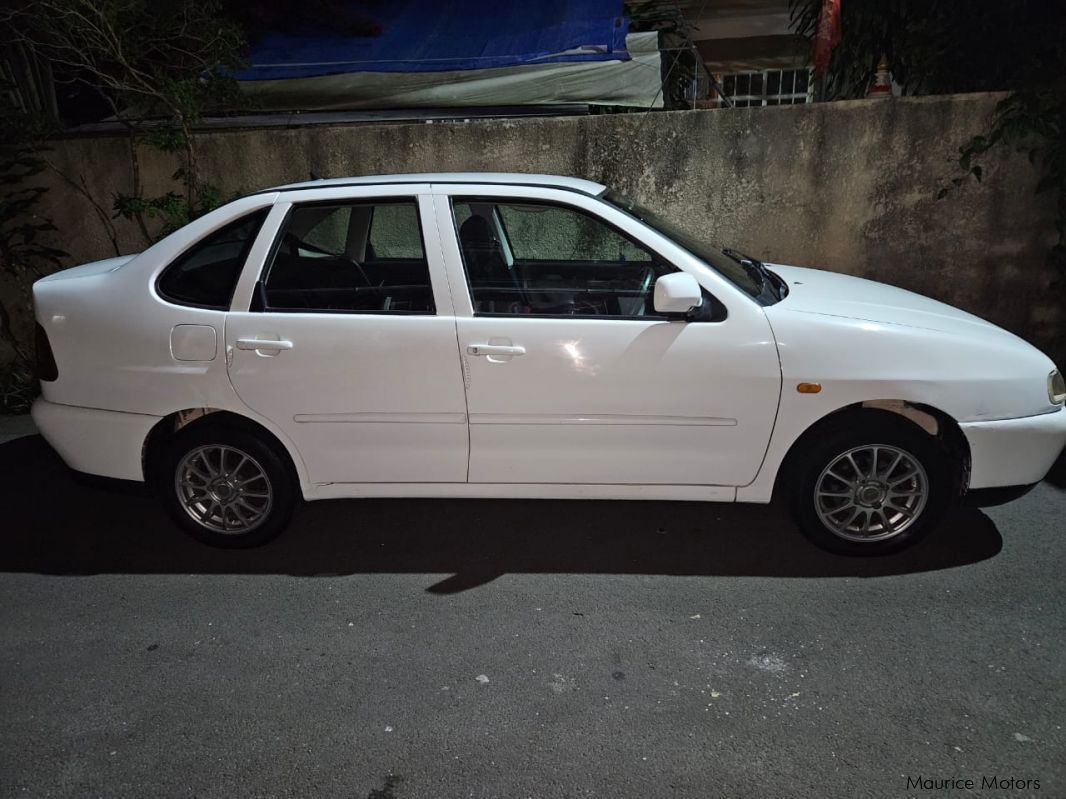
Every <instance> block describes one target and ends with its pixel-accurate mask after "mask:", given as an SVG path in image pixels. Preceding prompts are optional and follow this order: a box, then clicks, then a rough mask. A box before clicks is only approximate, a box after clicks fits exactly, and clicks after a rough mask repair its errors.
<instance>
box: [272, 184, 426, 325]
mask: <svg viewBox="0 0 1066 799" xmlns="http://www.w3.org/2000/svg"><path fill="white" fill-rule="evenodd" d="M265 275H266V276H265V278H264V279H263V281H262V285H261V287H260V289H259V296H260V298H261V307H259V308H258V310H263V311H295V312H317V313H375V314H381V313H388V314H432V313H434V310H435V306H434V303H433V290H432V286H431V284H430V278H429V264H428V263H427V261H426V251H425V247H424V245H423V242H422V228H421V224H420V223H419V220H418V205H417V203H416V201H415V200H414V199H388V200H377V201H370V200H360V201H355V202H343V203H316V204H311V205H301V206H296V207H295V208H293V209H292V211H291V212H290V214H289V216H288V218H287V219H286V220H285V223H284V224H283V225H282V229H281V231H280V233H279V235H278V239H277V241H276V242H275V245H274V253H273V255H272V257H271V258H270V261H269V262H268V264H267V269H266V273H265Z"/></svg>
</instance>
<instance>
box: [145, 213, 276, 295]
mask: <svg viewBox="0 0 1066 799" xmlns="http://www.w3.org/2000/svg"><path fill="white" fill-rule="evenodd" d="M269 211H270V208H269V207H267V208H261V209H260V210H258V211H254V212H252V213H250V214H246V215H245V216H242V217H240V218H239V219H236V220H234V221H233V222H230V223H229V224H228V225H226V226H225V227H222V228H219V229H218V230H216V231H215V232H214V233H211V234H209V235H207V236H205V237H204V238H202V239H200V241H198V242H196V243H195V244H194V245H192V247H190V248H189V249H187V250H186V251H185V252H183V253H182V254H181V255H179V256H178V257H177V258H176V259H174V261H173V262H171V264H170V266H168V267H167V268H166V270H165V271H164V272H163V274H162V275H161V276H160V278H159V283H158V289H159V293H160V294H161V295H162V296H163V297H165V298H166V299H168V300H170V301H171V302H175V303H178V304H179V305H196V306H198V307H202V308H215V309H218V310H220V311H225V310H229V306H230V301H231V300H232V299H233V290H234V288H236V286H237V278H239V277H240V274H241V269H242V268H243V267H244V260H245V258H247V257H248V251H249V250H250V249H251V248H252V243H253V242H254V241H255V237H256V234H257V233H259V228H260V227H262V225H263V220H264V219H266V216H267V213H268V212H269Z"/></svg>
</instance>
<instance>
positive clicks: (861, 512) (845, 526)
mask: <svg viewBox="0 0 1066 799" xmlns="http://www.w3.org/2000/svg"><path fill="white" fill-rule="evenodd" d="M951 485H952V481H951V471H950V464H949V462H948V459H947V458H946V457H945V456H944V454H943V452H941V451H940V449H939V448H938V446H937V442H936V439H934V438H932V437H931V436H929V435H927V434H926V433H925V432H924V431H922V430H921V429H920V428H919V427H918V426H917V425H915V424H914V423H912V422H910V421H907V420H905V419H899V420H896V419H895V418H892V417H888V418H886V417H884V416H883V415H882V414H876V415H875V414H869V415H868V416H864V415H854V416H850V417H849V418H848V419H847V422H846V424H844V425H841V426H839V427H837V428H836V429H834V430H832V431H831V432H829V433H828V434H827V435H824V436H820V437H819V439H818V440H817V441H815V443H813V444H812V445H811V446H810V448H809V450H808V451H807V452H806V453H803V455H802V456H801V460H800V462H799V465H798V469H797V473H796V474H795V476H794V478H793V495H792V503H793V511H794V514H795V517H796V520H797V522H798V523H799V526H800V529H801V530H802V531H803V532H804V534H805V535H806V536H807V537H808V538H810V539H811V541H813V542H814V543H815V544H817V545H818V546H820V547H822V548H823V549H827V550H830V551H833V552H838V553H841V554H847V555H885V554H889V553H891V552H898V551H899V550H901V549H904V548H906V547H909V546H911V545H913V544H915V543H917V542H918V541H920V540H921V539H922V538H924V537H925V536H926V535H928V533H929V532H930V531H931V530H932V529H933V528H935V527H936V525H937V523H938V522H939V521H940V519H941V518H942V516H943V514H944V511H945V510H946V509H947V507H948V500H949V497H950V491H951Z"/></svg>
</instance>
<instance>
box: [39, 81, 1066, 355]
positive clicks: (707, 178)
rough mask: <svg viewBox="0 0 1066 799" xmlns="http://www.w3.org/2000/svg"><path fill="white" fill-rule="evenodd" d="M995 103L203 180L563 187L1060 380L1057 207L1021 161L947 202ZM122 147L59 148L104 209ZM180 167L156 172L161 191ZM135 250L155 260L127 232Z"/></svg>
mask: <svg viewBox="0 0 1066 799" xmlns="http://www.w3.org/2000/svg"><path fill="white" fill-rule="evenodd" d="M998 99H999V97H998V96H997V95H986V94H971V95H957V96H947V97H931V98H916V99H896V100H886V101H855V102H842V103H830V104H818V105H810V106H789V107H778V108H755V109H723V110H715V111H697V112H689V111H683V112H673V113H654V114H648V115H643V114H641V115H637V114H633V115H609V116H593V117H571V118H561V119H541V118H539V119H529V120H520V121H514V120H507V121H499V120H495V121H483V122H469V123H462V122H455V123H432V124H399V125H354V126H337V127H314V128H301V129H273V130H263V129H259V130H247V131H231V132H215V133H210V134H206V135H204V136H203V137H202V138H201V139H200V144H199V147H200V153H201V163H202V168H203V173H204V177H205V179H207V180H209V181H212V182H215V183H217V184H219V185H220V186H222V187H223V188H224V189H225V190H226V191H227V192H233V193H241V192H247V191H251V190H255V189H260V188H264V187H268V186H271V185H276V184H280V183H286V182H290V181H295V180H304V179H306V178H307V176H308V173H309V171H310V170H311V169H314V170H315V171H316V172H318V173H320V174H324V175H328V176H343V175H366V174H375V173H390V172H416V171H438V170H443V171H447V170H492V171H516V172H549V173H557V174H563V175H577V176H581V177H588V178H592V179H594V180H599V181H603V182H606V183H608V184H610V185H612V186H614V187H616V188H618V189H620V190H622V191H624V192H625V193H627V194H629V195H631V196H633V197H635V198H637V199H639V200H641V201H643V202H644V203H645V204H647V205H649V206H652V207H654V208H657V209H659V210H661V211H663V212H665V213H667V214H669V215H671V216H672V217H673V218H674V219H676V220H677V221H678V222H679V223H681V224H682V225H684V226H686V227H687V228H690V229H691V230H692V231H693V232H695V233H698V234H702V235H705V236H707V237H709V238H710V239H711V240H712V241H714V242H716V243H719V244H723V245H732V246H734V247H738V248H740V249H742V250H744V251H747V252H750V253H751V254H753V255H755V256H757V257H760V258H763V259H764V260H768V261H781V262H786V263H795V264H802V265H810V266H819V267H824V268H827V269H832V270H836V271H841V272H848V273H851V274H855V275H861V276H864V277H870V278H874V279H877V280H882V281H885V282H888V283H893V284H896V285H899V286H903V287H905V288H909V289H913V290H915V291H918V292H921V293H923V294H928V295H930V296H933V297H937V298H939V299H942V300H945V301H947V302H949V303H952V304H954V305H957V306H959V307H962V308H965V309H967V310H970V311H972V312H974V313H977V314H979V315H981V316H984V317H986V318H988V319H990V320H992V321H994V322H996V323H997V324H1000V325H1002V326H1004V327H1006V328H1008V329H1010V330H1012V331H1014V332H1016V333H1018V334H1020V335H1022V336H1024V337H1025V338H1027V339H1029V340H1031V341H1033V342H1034V343H1036V344H1037V345H1039V346H1041V347H1042V348H1044V349H1045V350H1046V351H1048V352H1049V353H1051V354H1053V355H1057V356H1058V357H1059V359H1060V363H1061V362H1062V360H1064V359H1063V357H1062V356H1063V353H1064V351H1066V346H1064V343H1066V340H1064V336H1063V327H1064V325H1063V321H1064V316H1066V314H1064V309H1063V303H1062V300H1061V299H1060V298H1061V296H1062V294H1061V292H1060V293H1059V294H1058V295H1056V294H1054V293H1052V292H1051V291H1050V290H1049V284H1050V282H1051V280H1052V278H1053V277H1054V275H1053V273H1052V270H1051V269H1050V268H1049V267H1048V266H1047V265H1046V262H1045V257H1046V252H1047V249H1048V248H1049V247H1050V245H1051V244H1052V243H1053V238H1054V234H1053V219H1054V208H1053V198H1052V197H1050V196H1048V195H1043V196H1042V197H1039V198H1038V197H1035V196H1034V195H1033V186H1034V184H1035V181H1036V178H1037V175H1036V173H1035V172H1034V169H1033V167H1031V166H1030V165H1029V163H1028V161H1027V160H1026V159H1025V158H1024V157H1021V156H1018V155H1015V154H1013V153H1008V152H1000V153H995V154H994V155H993V156H992V157H991V158H990V159H989V160H988V162H987V164H986V171H985V178H984V182H983V183H981V184H972V185H966V186H964V187H962V188H961V189H960V190H958V191H956V192H955V193H953V194H951V195H949V196H948V197H947V198H945V199H943V200H940V201H937V200H936V199H935V196H936V192H937V189H938V188H939V187H940V186H941V185H944V184H945V183H947V182H948V181H949V180H950V178H951V177H954V176H956V175H957V174H958V173H957V166H956V163H955V159H956V157H957V148H958V146H959V145H960V144H961V143H962V142H964V141H965V140H966V139H967V138H968V137H969V136H970V135H972V134H974V133H977V132H979V131H981V130H982V128H983V126H985V125H986V124H987V121H988V118H989V116H990V114H991V112H992V110H993V107H994V105H995V103H996V101H997V100H998ZM126 148H127V143H126V142H125V141H124V140H123V139H120V138H95V139H85V138H80V139H69V140H65V141H60V142H57V143H56V146H55V151H54V153H53V159H54V161H55V163H56V165H57V166H58V167H59V168H60V169H61V170H64V171H65V172H67V173H68V174H69V175H71V176H74V177H76V178H78V179H80V178H84V180H85V183H86V185H87V186H89V187H90V188H91V190H92V191H93V192H94V193H95V194H96V196H98V197H99V198H100V200H101V202H102V203H103V204H104V205H105V206H107V207H110V204H111V198H112V197H113V195H114V194H115V193H117V192H119V191H126V190H128V186H129V171H128V163H127V159H126V152H127V149H126ZM174 166H175V165H174V163H173V162H172V161H171V160H169V159H168V158H167V157H165V156H161V155H150V156H148V157H147V162H146V164H145V178H146V181H147V183H148V188H149V191H151V190H153V189H158V190H160V191H163V190H166V189H167V188H171V187H172V184H171V182H170V181H169V175H170V174H171V173H172V172H173V169H174ZM45 205H46V209H45V210H46V212H47V213H49V214H51V216H52V217H53V219H54V220H55V221H56V223H57V224H58V226H59V228H60V231H61V235H60V237H59V244H60V245H61V246H62V247H63V248H64V249H65V250H67V251H69V252H70V253H71V255H72V262H79V261H85V260H91V259H96V258H101V257H104V256H107V255H111V254H113V249H112V248H111V246H110V244H109V242H108V241H107V238H106V237H105V235H104V232H103V228H102V227H101V225H100V224H99V222H98V221H97V220H96V218H95V216H94V214H93V212H92V210H91V207H90V206H89V204H88V203H87V202H86V201H85V200H84V199H83V198H81V197H79V196H77V195H76V194H75V193H73V192H72V191H70V190H69V189H68V188H67V187H65V186H64V185H62V184H61V183H59V182H56V184H55V188H54V190H53V191H51V192H50V193H49V194H48V195H47V199H46V203H45ZM119 231H120V234H121V236H120V247H121V248H122V249H124V250H126V251H135V250H137V249H140V248H141V247H142V246H143V241H141V240H140V238H139V236H138V234H137V233H136V231H135V229H134V228H133V226H131V225H127V224H125V223H123V224H121V225H120V226H119Z"/></svg>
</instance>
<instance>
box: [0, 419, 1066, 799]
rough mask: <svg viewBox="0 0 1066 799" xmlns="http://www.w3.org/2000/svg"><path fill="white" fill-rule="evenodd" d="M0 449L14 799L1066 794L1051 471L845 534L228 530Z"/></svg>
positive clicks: (403, 526)
mask: <svg viewBox="0 0 1066 799" xmlns="http://www.w3.org/2000/svg"><path fill="white" fill-rule="evenodd" d="M0 432H2V428H0ZM0 474H2V475H3V479H2V480H0V502H2V506H0V507H3V509H4V511H3V517H2V520H0V630H2V634H0V796H4V797H7V796H57V797H82V796H106V797H111V796H115V797H144V796H153V797H154V796H165V797H171V796H173V797H184V796H190V797H191V796H197V797H214V796H218V797H239V796H263V797H274V796H277V797H303V796H309V797H333V796H337V797H358V798H359V799H362V798H363V797H368V798H371V799H402V797H524V796H531V797H578V796H604V797H630V796H632V797H652V796H655V797H658V796H684V797H760V798H762V797H820V798H821V797H849V798H850V797H867V796H869V797H907V796H919V797H932V796H980V797H1002V796H1010V797H1019V796H1034V797H1063V796H1066V746H1064V744H1066V735H1064V732H1063V727H1062V725H1063V724H1064V723H1066V721H1064V719H1066V713H1064V711H1066V607H1064V599H1066V587H1064V586H1066V583H1064V580H1063V566H1064V564H1066V524H1064V523H1063V517H1064V514H1066V493H1063V491H1062V490H1060V489H1059V488H1057V487H1055V486H1053V485H1050V484H1043V485H1041V486H1039V487H1038V488H1037V489H1036V490H1035V491H1034V492H1033V493H1031V494H1029V495H1028V496H1027V497H1025V498H1024V499H1022V500H1019V501H1017V502H1015V503H1013V504H1010V505H1006V506H1003V507H1000V508H991V509H988V510H987V511H984V512H980V511H975V510H968V511H961V512H958V513H956V514H955V515H953V516H952V517H951V518H950V519H949V520H948V521H947V523H946V524H945V526H944V528H943V529H942V530H940V531H939V535H937V537H936V538H935V539H932V540H930V541H928V542H926V543H924V544H922V545H920V546H919V547H917V548H915V549H914V550H911V551H910V552H907V553H903V554H900V555H898V556H894V557H891V558H887V559H880V560H858V559H849V558H841V557H835V556H831V555H827V554H823V553H821V552H819V551H818V550H815V549H813V548H812V547H811V546H809V545H808V544H807V543H806V542H805V541H804V540H803V539H802V538H800V537H799V535H798V534H797V533H795V531H794V530H793V529H792V528H791V526H790V525H789V523H788V521H787V520H786V519H785V517H784V514H783V512H782V511H781V510H780V509H778V508H776V507H756V506H729V505H701V504H696V503H679V504H668V503H659V502H633V503H623V502H615V503H612V502H555V501H466V500H463V501H458V500H454V501H435V500H417V501H414V500H412V501H403V500H390V501H384V500H364V501H350V502H326V503H314V504H309V505H307V506H306V507H305V508H304V509H303V510H302V511H301V512H300V514H299V515H298V517H297V519H296V522H295V524H294V526H293V528H292V529H291V530H290V531H289V532H288V533H287V534H286V535H285V536H284V537H283V538H282V539H280V540H278V541H276V542H274V543H273V544H271V545H269V546H267V547H265V548H262V549H259V550H255V551H249V552H222V551H215V550H211V549H206V548H204V547H202V546H200V545H198V544H196V543H195V542H193V541H191V540H188V539H186V538H185V537H184V536H183V535H182V534H181V533H179V532H177V531H176V530H174V529H173V528H172V527H171V526H170V525H169V524H168V522H167V521H166V519H165V518H164V517H163V515H162V513H161V512H160V511H159V510H158V508H157V507H156V506H155V504H154V503H153V502H152V500H151V499H150V498H149V497H147V496H145V495H144V492H143V491H139V490H137V489H136V488H133V487H128V486H101V485H96V484H93V483H85V482H83V481H80V480H75V479H74V478H73V477H72V476H71V475H70V473H68V472H67V471H66V470H65V469H64V467H63V466H62V464H61V463H60V462H59V461H58V459H57V458H56V457H55V455H54V454H53V453H52V452H51V451H50V450H49V449H48V448H47V445H45V444H44V442H43V441H42V440H41V439H40V438H39V437H36V436H30V437H22V438H18V439H14V440H9V441H7V442H6V443H3V444H0ZM908 778H911V779H912V780H913V779H932V780H946V779H957V780H965V779H972V780H975V786H976V787H975V788H974V789H973V790H966V789H965V788H961V789H959V790H924V789H921V788H914V787H913V785H912V787H910V788H908ZM982 779H996V780H1007V779H1013V780H1029V781H1030V782H1029V783H1028V787H1026V788H1022V789H1020V790H1018V789H1014V788H1009V789H1002V788H1000V789H982V788H981V782H982ZM1033 780H1036V781H1038V782H1039V788H1034V787H1033V783H1032V781H1033ZM1015 784H1016V783H1015Z"/></svg>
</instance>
